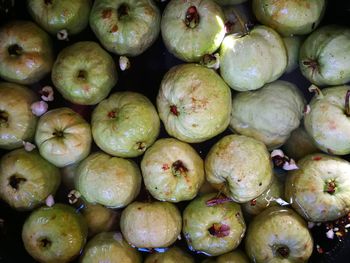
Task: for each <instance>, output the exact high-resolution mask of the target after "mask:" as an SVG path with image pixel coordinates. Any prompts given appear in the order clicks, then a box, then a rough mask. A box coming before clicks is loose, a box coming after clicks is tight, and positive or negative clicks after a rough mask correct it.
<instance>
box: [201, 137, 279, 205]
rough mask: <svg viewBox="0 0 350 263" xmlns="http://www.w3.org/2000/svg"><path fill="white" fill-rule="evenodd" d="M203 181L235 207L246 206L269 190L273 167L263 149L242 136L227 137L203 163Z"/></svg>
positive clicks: (211, 150) (210, 152)
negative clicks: (204, 176)
mask: <svg viewBox="0 0 350 263" xmlns="http://www.w3.org/2000/svg"><path fill="white" fill-rule="evenodd" d="M204 164H205V172H206V179H207V180H208V181H209V182H210V183H211V184H214V185H215V187H216V188H218V189H219V190H220V191H221V192H223V193H224V194H225V195H226V196H228V197H230V198H232V199H233V200H234V201H236V202H238V203H245V202H248V201H250V200H252V199H254V198H256V197H258V196H259V195H261V194H262V193H263V192H264V191H265V190H267V188H268V187H269V185H270V183H271V180H272V175H273V171H272V170H273V165H272V161H271V159H270V154H269V152H268V151H267V149H266V146H265V145H264V144H263V143H262V142H260V141H258V140H255V139H253V138H250V137H247V136H243V135H227V136H225V137H223V138H222V139H220V140H219V141H218V142H217V143H216V144H214V146H213V147H212V148H211V149H210V151H209V153H208V155H207V157H206V159H205V163H204Z"/></svg>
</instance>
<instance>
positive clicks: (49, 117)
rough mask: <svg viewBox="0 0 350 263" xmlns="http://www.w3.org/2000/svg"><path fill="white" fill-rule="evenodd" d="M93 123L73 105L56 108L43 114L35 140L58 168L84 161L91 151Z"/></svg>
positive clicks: (44, 155)
mask: <svg viewBox="0 0 350 263" xmlns="http://www.w3.org/2000/svg"><path fill="white" fill-rule="evenodd" d="M91 142H92V136H91V128H90V124H89V123H88V122H87V121H86V120H84V118H83V117H82V116H80V115H79V114H78V113H76V112H75V111H73V110H71V109H70V108H56V109H53V110H50V111H48V112H46V113H45V114H44V115H43V116H41V117H40V119H39V121H38V125H37V128H36V132H35V143H36V145H37V146H38V149H39V152H40V154H41V155H42V156H43V157H44V158H45V159H46V160H48V161H49V162H51V163H53V164H54V165H56V166H57V167H64V166H66V165H69V164H72V163H75V162H80V161H81V160H83V159H84V158H85V157H86V156H88V154H89V153H90V148H91Z"/></svg>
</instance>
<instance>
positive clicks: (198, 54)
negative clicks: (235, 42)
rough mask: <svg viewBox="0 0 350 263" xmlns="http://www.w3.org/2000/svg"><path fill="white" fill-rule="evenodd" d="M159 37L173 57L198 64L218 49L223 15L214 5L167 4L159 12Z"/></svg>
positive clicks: (200, 1) (202, 0)
mask: <svg viewBox="0 0 350 263" xmlns="http://www.w3.org/2000/svg"><path fill="white" fill-rule="evenodd" d="M161 33H162V38H163V42H164V44H165V46H166V47H167V49H168V50H169V52H170V53H172V54H173V55H174V56H175V57H177V58H179V59H181V60H183V61H186V62H198V61H199V60H200V59H201V58H202V57H203V56H204V55H205V54H211V53H213V52H215V51H216V50H217V49H218V48H219V47H220V44H221V42H222V40H223V39H224V36H225V25H224V14H223V11H222V9H221V7H220V6H219V5H218V4H216V3H215V2H214V1H210V0H190V1H181V0H171V1H170V2H169V3H168V4H167V6H166V7H165V10H164V12H163V17H162V21H161Z"/></svg>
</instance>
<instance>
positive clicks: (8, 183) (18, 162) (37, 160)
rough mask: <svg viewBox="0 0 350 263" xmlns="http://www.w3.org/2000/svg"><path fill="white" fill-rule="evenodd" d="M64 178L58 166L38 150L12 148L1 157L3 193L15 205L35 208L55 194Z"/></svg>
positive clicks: (1, 192) (15, 206)
mask: <svg viewBox="0 0 350 263" xmlns="http://www.w3.org/2000/svg"><path fill="white" fill-rule="evenodd" d="M60 182H61V175H60V171H59V169H58V168H56V167H55V166H54V165H52V164H51V163H49V162H48V161H46V160H45V159H43V158H42V157H41V156H40V155H39V153H38V152H37V151H36V150H33V151H31V152H27V151H25V150H24V149H23V148H21V149H16V150H13V151H11V152H9V153H7V154H5V155H3V156H2V158H1V160H0V196H1V199H3V200H4V201H5V202H6V203H8V204H9V205H10V206H11V207H12V208H14V209H16V210H19V211H23V210H32V209H34V208H36V207H38V206H40V205H42V204H44V203H45V200H46V198H47V197H48V196H49V195H55V193H56V190H57V189H58V187H59V185H60Z"/></svg>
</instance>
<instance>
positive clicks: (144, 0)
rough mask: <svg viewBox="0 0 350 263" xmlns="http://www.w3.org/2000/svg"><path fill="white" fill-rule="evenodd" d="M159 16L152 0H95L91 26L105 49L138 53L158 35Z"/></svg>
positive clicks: (133, 54) (117, 52)
mask: <svg viewBox="0 0 350 263" xmlns="http://www.w3.org/2000/svg"><path fill="white" fill-rule="evenodd" d="M160 20H161V14H160V12H159V9H158V8H157V6H156V5H155V3H154V2H153V1H152V0H138V1H134V0H96V1H95V2H94V5H93V7H92V10H91V14H90V27H91V29H92V31H93V32H94V33H95V35H96V37H97V38H98V39H99V41H100V42H101V44H102V45H103V46H104V48H105V49H107V50H108V51H110V52H113V53H116V54H118V55H127V56H137V55H139V54H141V53H142V52H144V51H145V50H146V49H147V48H149V47H150V46H151V45H152V44H153V42H154V41H155V40H156V39H157V37H158V35H159V31H160Z"/></svg>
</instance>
